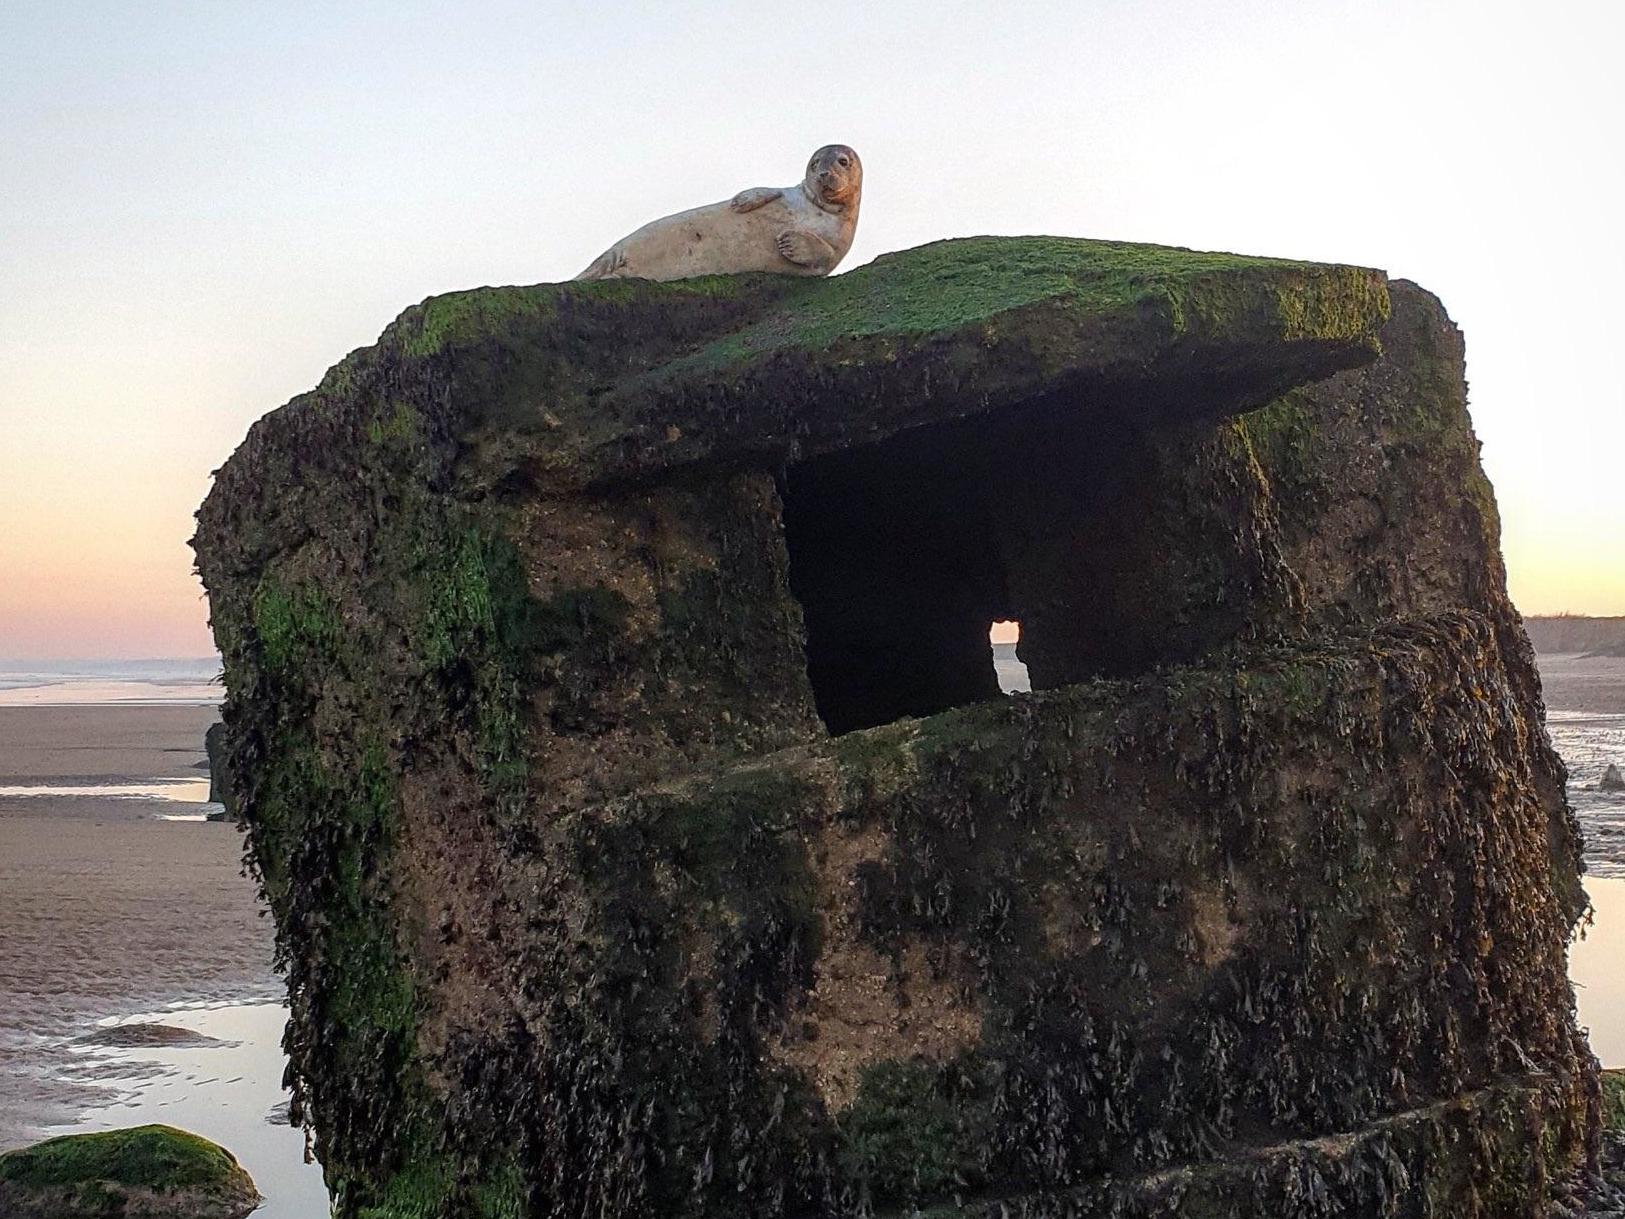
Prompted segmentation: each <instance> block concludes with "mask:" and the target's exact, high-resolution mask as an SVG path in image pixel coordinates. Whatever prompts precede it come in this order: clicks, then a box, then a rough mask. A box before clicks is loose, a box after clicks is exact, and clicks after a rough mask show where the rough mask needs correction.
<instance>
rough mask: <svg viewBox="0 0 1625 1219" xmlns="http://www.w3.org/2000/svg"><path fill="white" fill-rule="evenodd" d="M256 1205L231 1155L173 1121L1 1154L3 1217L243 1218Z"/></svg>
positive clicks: (244, 1175)
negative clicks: (173, 1124)
mask: <svg viewBox="0 0 1625 1219" xmlns="http://www.w3.org/2000/svg"><path fill="white" fill-rule="evenodd" d="M259 1203H260V1195H259V1191H258V1190H257V1189H255V1188H254V1181H253V1179H252V1178H251V1177H249V1175H248V1173H247V1171H246V1170H245V1169H244V1168H243V1166H242V1165H241V1164H239V1163H237V1160H236V1157H234V1156H233V1155H232V1154H231V1152H229V1151H227V1150H226V1149H225V1148H224V1147H221V1146H219V1145H218V1144H216V1143H211V1142H210V1141H209V1140H208V1139H205V1138H203V1137H201V1136H199V1135H195V1134H189V1133H188V1132H186V1131H184V1130H177V1129H175V1127H173V1126H134V1127H131V1128H130V1129H127V1130H108V1131H105V1132H102V1133H100V1134H70V1135H65V1136H63V1137H61V1138H55V1139H47V1140H46V1141H45V1142H43V1143H36V1144H34V1146H32V1147H24V1148H22V1149H21V1150H18V1151H10V1152H7V1153H6V1154H4V1155H0V1215H3V1216H5V1219H107V1217H108V1216H114V1215H116V1216H119V1217H120V1219H241V1216H243V1215H246V1214H248V1213H249V1212H250V1211H252V1210H253V1209H254V1208H255V1207H256V1206H258V1205H259Z"/></svg>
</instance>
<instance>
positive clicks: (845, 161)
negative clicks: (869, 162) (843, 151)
mask: <svg viewBox="0 0 1625 1219" xmlns="http://www.w3.org/2000/svg"><path fill="white" fill-rule="evenodd" d="M835 163H836V164H837V165H839V166H840V167H841V168H842V169H845V168H846V167H847V166H849V165H851V164H852V161H851V160H850V158H847V157H837V158H836V159H835Z"/></svg>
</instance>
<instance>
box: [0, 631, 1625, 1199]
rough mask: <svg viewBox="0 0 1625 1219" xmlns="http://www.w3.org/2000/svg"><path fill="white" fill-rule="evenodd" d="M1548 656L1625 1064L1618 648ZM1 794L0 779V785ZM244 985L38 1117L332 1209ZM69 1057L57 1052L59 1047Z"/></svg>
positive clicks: (165, 792) (66, 678) (1595, 1030)
mask: <svg viewBox="0 0 1625 1219" xmlns="http://www.w3.org/2000/svg"><path fill="white" fill-rule="evenodd" d="M994 663H995V668H996V670H997V672H998V675H999V680H1000V685H1001V687H1002V688H1003V689H1004V690H1005V691H1006V692H1018V691H1023V690H1027V689H1029V688H1030V686H1029V683H1028V681H1027V674H1026V670H1025V667H1024V666H1022V665H1021V662H1020V661H1019V660H1018V659H1017V658H1016V656H1015V648H1014V645H1011V644H996V645H994ZM1540 668H1541V673H1542V678H1543V684H1544V686H1545V690H1546V701H1547V722H1548V726H1549V730H1550V732H1551V736H1552V740H1553V743H1554V744H1555V746H1556V748H1557V750H1558V752H1559V754H1560V755H1561V756H1562V757H1563V759H1564V761H1565V762H1566V764H1567V766H1568V769H1569V797H1570V801H1571V803H1572V804H1573V807H1574V809H1575V811H1576V814H1577V816H1578V817H1579V820H1580V823H1581V826H1582V829H1583V831H1584V833H1585V841H1586V856H1585V857H1586V867H1587V878H1586V888H1587V892H1588V894H1589V895H1590V898H1591V907H1592V908H1591V911H1590V913H1589V914H1588V916H1587V918H1586V919H1585V920H1584V922H1583V925H1582V927H1581V928H1580V929H1579V930H1578V932H1577V934H1576V938H1575V941H1574V943H1573V945H1572V947H1571V951H1570V974H1571V977H1572V978H1573V980H1574V984H1575V993H1576V996H1577V1002H1578V1006H1579V1013H1580V1020H1581V1023H1582V1024H1583V1025H1585V1026H1586V1027H1587V1028H1588V1029H1589V1030H1590V1035H1591V1042H1592V1046H1593V1048H1594V1049H1595V1050H1596V1052H1597V1054H1598V1056H1599V1058H1600V1059H1601V1060H1602V1062H1603V1064H1604V1065H1605V1066H1622V1067H1625V793H1617V792H1604V791H1601V790H1598V789H1597V788H1596V783H1597V780H1598V779H1599V778H1600V777H1601V775H1602V772H1603V770H1604V768H1605V767H1606V766H1607V765H1608V764H1609V763H1610V762H1615V763H1619V764H1621V765H1622V766H1625V658H1606V657H1584V656H1545V657H1542V658H1541V659H1540ZM220 697H221V688H220V684H219V661H218V659H217V658H214V657H205V658H198V659H194V660H161V661H159V660H155V661H144V662H134V663H132V662H112V661H90V662H84V661H81V662H57V663H50V664H46V663H41V662H37V661H36V662H30V663H27V664H16V663H13V664H9V665H8V664H5V663H4V662H0V706H75V705H86V704H98V705H106V704H129V705H152V704H162V703H200V704H207V703H212V702H218V701H219V699H220ZM174 781H176V782H179V780H174ZM164 782H168V780H164ZM192 784H193V786H192V787H190V788H187V789H185V791H184V792H183V791H182V790H181V789H179V788H175V787H164V788H163V789H162V790H155V791H147V790H141V791H135V790H131V791H129V792H106V793H102V795H103V796H104V797H105V798H108V799H143V798H162V800H163V801H164V802H165V807H174V806H175V804H176V802H177V801H183V800H193V801H201V800H202V799H203V792H202V789H201V788H200V787H199V786H198V785H197V783H196V781H195V780H193V781H192ZM131 786H132V788H133V787H139V786H140V784H132V785H131ZM42 790H43V787H42ZM51 790H54V789H51ZM6 794H7V793H6V792H5V791H3V790H0V798H3V797H4V796H5V795H6ZM203 811H205V809H204V807H203V806H202V805H201V804H200V805H199V813H200V814H201V813H202V812H203ZM245 892H246V890H245ZM183 930H184V929H177V931H178V933H180V932H181V931H183ZM244 999H245V1001H243V1002H224V1003H222V1002H218V1001H214V1002H208V1003H200V1002H198V1001H196V1000H193V999H188V998H187V997H185V996H178V997H177V998H176V1001H175V1002H174V1003H173V1004H170V1005H168V1006H166V1007H163V1008H161V1009H159V1010H150V1011H127V1012H117V1011H113V1012H108V1013H107V1014H106V1015H105V1016H104V1017H103V1018H102V1019H101V1020H99V1021H98V1022H97V1023H95V1024H94V1025H93V1026H90V1027H88V1028H81V1029H75V1030H71V1031H69V1032H66V1033H65V1034H64V1036H65V1037H71V1042H72V1044H71V1046H70V1047H69V1048H70V1050H71V1054H72V1063H73V1065H72V1066H71V1067H70V1068H69V1069H70V1070H74V1071H77V1072H80V1073H82V1074H83V1076H84V1077H85V1078H86V1079H90V1080H93V1081H94V1082H95V1083H96V1085H97V1086H98V1096H99V1097H100V1098H101V1099H99V1100H98V1102H97V1103H96V1104H95V1105H94V1106H93V1107H90V1108H87V1109H86V1110H85V1111H84V1112H83V1113H82V1114H80V1116H79V1118H78V1119H77V1120H76V1121H74V1122H71V1123H67V1124H64V1125H59V1126H55V1127H51V1128H48V1129H45V1130H42V1131H40V1133H42V1134H53V1133H64V1132H69V1131H74V1132H78V1131H90V1130H97V1129H108V1128H112V1127H117V1126H129V1125H137V1124H141V1123H144V1122H154V1121H161V1122H168V1123H170V1124H173V1125H180V1126H183V1127H185V1128H187V1129H191V1130H195V1131H197V1132H198V1133H200V1134H203V1135H205V1136H207V1137H209V1138H213V1139H215V1140H216V1141H218V1142H220V1143H221V1144H223V1145H224V1146H226V1147H229V1148H231V1149H232V1151H233V1152H234V1153H235V1154H236V1155H237V1156H238V1157H239V1159H241V1160H242V1161H243V1163H244V1164H245V1166H246V1167H247V1168H248V1169H249V1171H250V1173H251V1174H252V1175H253V1176H254V1178H255V1181H256V1182H257V1183H258V1184H259V1187H260V1190H261V1192H262V1193H264V1194H265V1195H266V1202H265V1204H264V1205H263V1206H262V1207H261V1209H260V1210H259V1211H257V1212H255V1214H256V1219H311V1217H312V1216H317V1215H321V1214H324V1213H325V1208H326V1192H325V1188H324V1186H323V1184H322V1178H321V1170H320V1166H319V1165H317V1164H316V1163H315V1162H314V1160H313V1159H312V1157H311V1156H310V1152H309V1147H308V1144H307V1142H306V1139H305V1136H304V1134H303V1133H302V1132H301V1131H299V1130H297V1129H295V1128H293V1127H292V1126H290V1125H289V1124H288V1122H287V1096H286V1094H285V1093H284V1091H283V1088H282V1075H283V1070H284V1067H285V1065H286V1062H285V1058H284V1056H283V1052H282V1049H281V1035H282V1029H283V1025H284V1022H285V1019H286V1009H285V1008H284V1007H283V1006H282V1005H281V1004H279V1003H275V1002H267V1001H265V999H264V997H263V996H259V995H255V996H245V997H244ZM55 1048H56V1049H57V1050H58V1051H60V1050H61V1049H62V1047H61V1046H58V1047H55ZM61 1060H62V1055H61V1053H60V1052H58V1053H57V1054H56V1056H55V1058H54V1059H52V1060H51V1061H55V1062H60V1061H61ZM43 1061H44V1059H42V1062H43ZM53 1069H60V1068H53Z"/></svg>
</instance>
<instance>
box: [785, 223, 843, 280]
mask: <svg viewBox="0 0 1625 1219" xmlns="http://www.w3.org/2000/svg"><path fill="white" fill-rule="evenodd" d="M779 254H780V255H781V256H782V257H783V258H784V260H785V261H786V262H793V263H795V264H796V266H798V267H806V268H807V269H808V270H809V271H816V272H818V273H819V274H820V275H822V274H825V273H827V272H829V271H833V270H834V269H835V264H836V263H837V262H839V261H840V256H839V255H838V254H836V253H835V247H834V246H832V245H830V243H829V242H827V241H825V240H824V239H823V238H822V237H819V236H817V235H816V234H813V233H804V232H802V231H801V230H799V229H785V230H784V232H782V233H780V234H779Z"/></svg>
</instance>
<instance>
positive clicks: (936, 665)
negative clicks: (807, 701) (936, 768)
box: [784, 428, 1011, 733]
mask: <svg viewBox="0 0 1625 1219" xmlns="http://www.w3.org/2000/svg"><path fill="white" fill-rule="evenodd" d="M943 432H944V429H936V428H931V429H920V430H919V431H918V432H914V433H906V434H905V437H906V443H905V442H904V438H903V437H894V438H893V439H891V440H888V441H885V442H883V443H881V444H877V445H869V446H865V447H861V448H854V449H848V450H845V451H842V452H839V453H834V454H831V455H830V456H828V457H821V458H815V459H814V460H811V461H807V462H803V463H801V464H800V465H797V466H794V467H792V468H791V469H790V471H789V472H788V474H787V476H786V480H785V488H784V523H785V539H786V544H787V545H788V548H789V552H790V588H791V591H792V592H794V593H795V595H796V597H797V598H798V599H799V600H800V601H801V607H802V612H803V615H804V617H805V620H806V624H807V674H808V677H809V678H810V679H811V681H812V689H813V699H814V702H815V703H816V704H817V707H818V714H819V715H820V716H822V717H823V720H824V723H825V725H826V726H827V727H828V728H829V730H830V731H831V732H832V733H842V732H851V731H853V730H854V729H857V728H870V727H873V726H874V725H876V724H885V723H889V722H890V721H892V720H895V719H899V718H901V717H902V716H905V715H933V714H935V713H936V712H938V711H944V710H946V709H947V708H949V707H957V706H960V705H962V704H964V703H974V702H980V701H982V700H983V699H989V698H997V697H998V696H999V682H998V677H997V676H996V674H995V672H994V668H993V653H992V649H991V647H990V646H989V644H988V624H989V623H990V622H993V621H995V620H998V619H1004V618H1009V617H1010V616H1011V615H1010V612H1009V610H1008V608H1007V607H1006V605H1005V600H1006V598H1005V592H1004V567H1003V564H1002V563H1001V561H1000V559H999V554H998V548H997V545H996V538H995V526H994V522H993V519H992V518H991V516H990V515H989V513H988V510H987V505H986V504H985V502H984V497H983V495H982V485H983V482H982V479H980V478H975V477H973V478H969V479H967V478H965V477H964V474H965V470H964V461H963V457H962V455H961V454H959V453H958V452H956V449H955V446H954V444H953V443H952V437H950V436H947V435H944V434H943Z"/></svg>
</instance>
